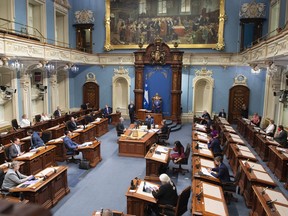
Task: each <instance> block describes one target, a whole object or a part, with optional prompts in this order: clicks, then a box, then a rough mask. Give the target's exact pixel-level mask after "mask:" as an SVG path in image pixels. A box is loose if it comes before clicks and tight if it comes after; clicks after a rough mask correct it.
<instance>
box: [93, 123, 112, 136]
mask: <svg viewBox="0 0 288 216" xmlns="http://www.w3.org/2000/svg"><path fill="white" fill-rule="evenodd" d="M91 124H94V125H95V126H96V135H95V136H96V137H100V136H102V135H103V134H105V133H107V132H108V119H107V118H101V119H100V120H99V121H97V120H96V121H93V122H91Z"/></svg>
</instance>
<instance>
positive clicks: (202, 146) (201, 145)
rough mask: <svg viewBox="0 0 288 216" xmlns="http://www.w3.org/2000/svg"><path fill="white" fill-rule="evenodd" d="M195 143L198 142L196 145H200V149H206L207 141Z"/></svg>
mask: <svg viewBox="0 0 288 216" xmlns="http://www.w3.org/2000/svg"><path fill="white" fill-rule="evenodd" d="M197 143H198V147H200V148H202V149H208V145H207V143H202V142H197Z"/></svg>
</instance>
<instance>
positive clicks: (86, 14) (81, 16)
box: [74, 10, 95, 24]
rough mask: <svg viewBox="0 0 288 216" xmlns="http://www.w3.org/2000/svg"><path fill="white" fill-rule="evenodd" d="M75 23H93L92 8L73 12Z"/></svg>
mask: <svg viewBox="0 0 288 216" xmlns="http://www.w3.org/2000/svg"><path fill="white" fill-rule="evenodd" d="M74 18H75V23H76V24H90V23H94V21H95V18H94V13H93V11H92V10H80V11H75V13H74Z"/></svg>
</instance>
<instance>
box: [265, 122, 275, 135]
mask: <svg viewBox="0 0 288 216" xmlns="http://www.w3.org/2000/svg"><path fill="white" fill-rule="evenodd" d="M275 129H276V127H275V124H274V120H270V121H269V125H268V126H267V128H266V129H265V132H266V134H267V136H272V137H273V136H274V133H275Z"/></svg>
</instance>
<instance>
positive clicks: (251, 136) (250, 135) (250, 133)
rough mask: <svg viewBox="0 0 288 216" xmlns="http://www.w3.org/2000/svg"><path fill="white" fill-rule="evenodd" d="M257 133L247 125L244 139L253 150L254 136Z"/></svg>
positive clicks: (252, 127)
mask: <svg viewBox="0 0 288 216" xmlns="http://www.w3.org/2000/svg"><path fill="white" fill-rule="evenodd" d="M256 133H258V131H257V130H255V129H254V126H253V125H247V130H246V134H247V135H246V139H247V141H248V143H249V144H250V145H251V146H252V147H253V148H254V147H255V146H254V142H255V135H256Z"/></svg>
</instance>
